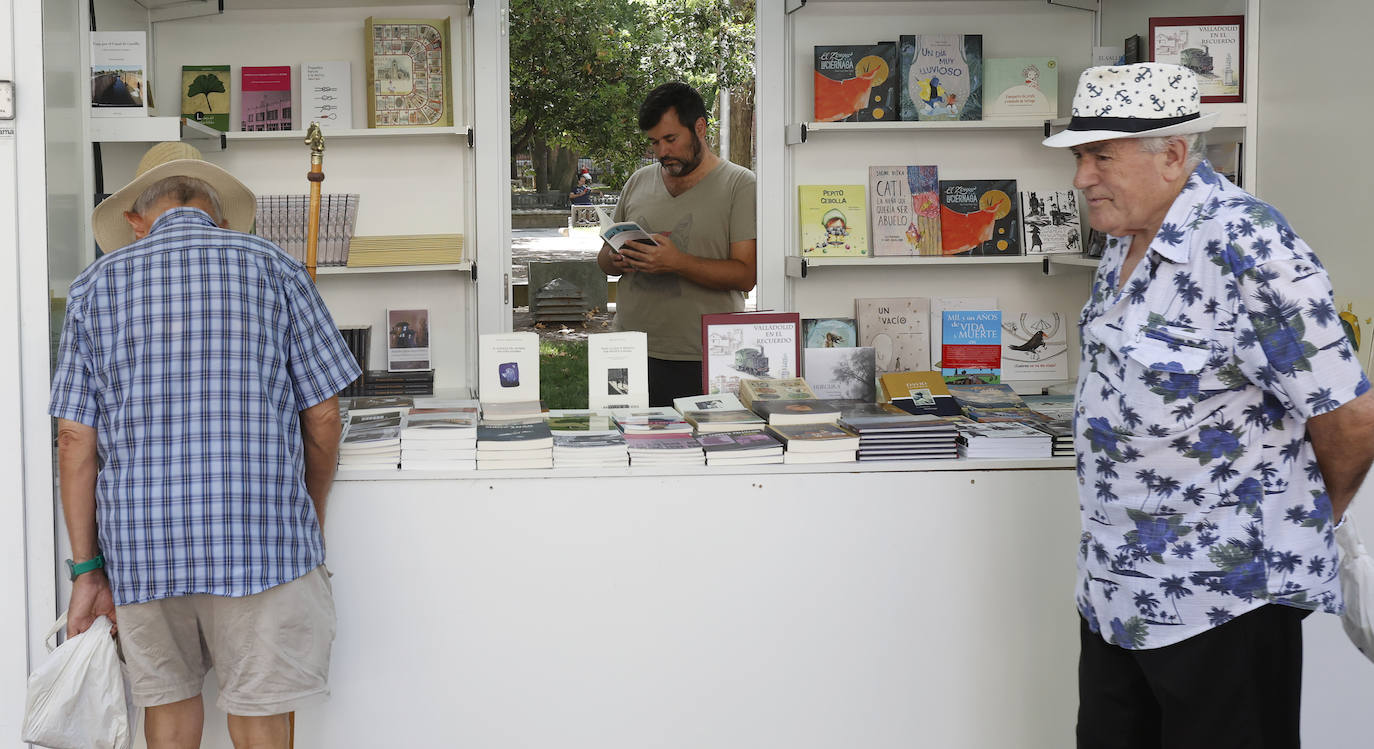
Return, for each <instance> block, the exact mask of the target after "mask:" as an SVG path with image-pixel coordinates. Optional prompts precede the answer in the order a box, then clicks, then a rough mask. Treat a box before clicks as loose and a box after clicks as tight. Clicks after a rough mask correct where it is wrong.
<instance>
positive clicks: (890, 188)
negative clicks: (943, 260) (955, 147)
mask: <svg viewBox="0 0 1374 749" xmlns="http://www.w3.org/2000/svg"><path fill="white" fill-rule="evenodd" d="M939 188H940V179H939V170H938V169H937V168H936V167H934V166H870V167H869V168H868V206H869V213H870V219H871V220H870V222H869V230H870V233H871V234H872V235H873V256H874V257H891V256H903V255H939V254H940V189H939Z"/></svg>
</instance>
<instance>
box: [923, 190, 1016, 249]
mask: <svg viewBox="0 0 1374 749" xmlns="http://www.w3.org/2000/svg"><path fill="white" fill-rule="evenodd" d="M1017 202H1018V201H1017V193H1016V180H1014V179H967V180H940V245H941V247H942V249H943V252H944V254H945V255H979V256H981V255H997V256H1000V255H1020V254H1021V229H1020V221H1021V211H1020V208H1018V206H1017Z"/></svg>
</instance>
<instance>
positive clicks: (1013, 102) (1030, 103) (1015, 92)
mask: <svg viewBox="0 0 1374 749" xmlns="http://www.w3.org/2000/svg"><path fill="white" fill-rule="evenodd" d="M983 70H984V71H986V73H987V76H986V83H985V84H984V86H983V91H984V92H985V94H986V95H985V96H984V97H983V119H985V120H988V119H995V118H997V117H1045V118H1047V119H1054V118H1055V117H1058V116H1059V61H1058V60H1056V59H1055V58H1053V57H990V58H988V59H987V60H986V61H984V65H983Z"/></svg>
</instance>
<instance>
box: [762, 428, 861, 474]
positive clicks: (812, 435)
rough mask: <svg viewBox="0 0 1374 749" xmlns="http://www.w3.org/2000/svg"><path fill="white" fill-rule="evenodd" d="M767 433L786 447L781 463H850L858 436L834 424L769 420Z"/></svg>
mask: <svg viewBox="0 0 1374 749" xmlns="http://www.w3.org/2000/svg"><path fill="white" fill-rule="evenodd" d="M768 433H769V434H771V435H773V436H774V437H776V438H778V440H779V441H781V442H782V444H783V445H784V446H785V447H786V448H787V452H785V453H784V454H783V461H782V462H784V463H789V464H791V463H850V462H853V461H854V456H855V453H856V452H857V451H858V449H859V436H858V435H857V434H854V433H853V432H851V431H849V430H847V429H845V428H844V427H841V426H839V425H837V424H824V423H822V424H769V425H768Z"/></svg>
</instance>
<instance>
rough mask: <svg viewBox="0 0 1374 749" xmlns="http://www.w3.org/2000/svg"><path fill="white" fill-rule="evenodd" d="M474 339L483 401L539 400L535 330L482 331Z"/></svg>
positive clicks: (514, 401) (537, 344)
mask: <svg viewBox="0 0 1374 749" xmlns="http://www.w3.org/2000/svg"><path fill="white" fill-rule="evenodd" d="M478 341H479V342H478V347H479V351H478V359H477V365H478V367H479V373H478V379H477V383H478V388H479V390H478V393H479V395H480V397H481V400H482V403H483V404H487V403H517V402H523V401H538V400H539V334H538V333H483V334H482V335H481V336H480V337H479V339H478Z"/></svg>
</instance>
